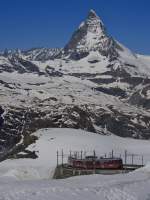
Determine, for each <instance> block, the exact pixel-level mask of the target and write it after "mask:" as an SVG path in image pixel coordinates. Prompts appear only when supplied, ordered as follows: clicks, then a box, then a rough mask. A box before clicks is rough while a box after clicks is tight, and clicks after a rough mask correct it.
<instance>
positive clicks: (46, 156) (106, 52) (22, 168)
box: [0, 10, 150, 200]
mask: <svg viewBox="0 0 150 200" xmlns="http://www.w3.org/2000/svg"><path fill="white" fill-rule="evenodd" d="M149 130H150V56H145V55H139V54H136V53H134V52H132V51H130V50H129V49H128V48H126V47H125V46H123V45H122V44H120V42H118V41H117V40H115V39H114V38H113V37H111V36H110V35H109V34H108V33H107V30H106V28H105V26H104V24H103V22H102V20H101V19H100V18H99V16H98V15H97V14H96V13H95V12H94V11H93V10H90V12H89V14H88V16H87V18H86V19H85V20H84V21H83V22H82V23H81V25H80V26H79V27H78V28H77V30H76V31H75V32H74V33H73V35H72V37H71V39H70V41H69V42H68V43H67V44H66V45H65V47H64V48H54V49H48V48H34V49H30V50H5V51H3V52H0V160H1V161H2V162H1V163H0V200H27V199H28V200H29V199H30V200H34V199H36V200H46V199H52V200H64V199H67V200H80V199H82V200H84V199H86V200H94V199H95V200H97V199H100V200H149V199H150V191H149V188H150V164H149V161H150V148H149V145H150V144H149V143H150V142H149V139H150V131H149ZM61 149H64V152H68V151H70V150H72V151H80V150H85V151H87V152H91V151H93V149H95V150H96V152H97V153H98V155H99V156H100V155H104V153H109V152H110V151H111V150H112V149H113V150H114V152H115V153H116V154H118V155H119V154H120V153H123V152H124V150H128V152H129V153H130V154H142V155H143V156H144V164H145V167H143V168H141V169H138V170H136V171H134V172H131V173H128V174H118V175H107V176H106V175H90V176H80V177H75V178H68V179H65V180H52V177H53V174H54V169H55V167H56V151H57V150H61ZM139 162H141V161H139Z"/></svg>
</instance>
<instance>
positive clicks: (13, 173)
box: [0, 128, 150, 180]
mask: <svg viewBox="0 0 150 200" xmlns="http://www.w3.org/2000/svg"><path fill="white" fill-rule="evenodd" d="M34 135H36V136H37V137H38V138H39V139H38V140H37V141H36V143H35V144H32V145H30V146H29V147H28V150H31V151H36V153H37V155H38V158H37V159H34V160H33V159H14V160H6V161H3V162H2V163H0V177H4V176H8V177H14V178H15V179H17V180H33V179H49V178H51V177H52V175H53V172H54V168H55V166H56V151H57V150H58V151H59V152H61V150H62V149H63V150H64V154H69V151H70V150H72V151H81V150H82V151H86V152H87V154H93V150H94V149H95V150H96V153H97V155H98V156H104V154H105V153H107V155H109V153H110V152H111V151H112V149H113V150H114V155H116V156H120V154H122V155H123V154H124V150H128V153H130V154H132V153H134V154H139V155H141V153H142V155H144V162H145V163H146V162H148V161H149V160H150V154H149V145H150V142H149V141H146V140H135V139H129V138H126V139H125V138H121V137H118V136H115V135H110V136H103V135H98V134H94V133H90V132H86V131H83V130H75V129H57V128H56V129H55V128H54V129H44V130H39V131H37V132H35V133H34ZM136 159H137V160H135V162H136V163H139V164H141V157H137V158H136ZM65 160H67V156H66V157H65ZM128 162H131V160H130V158H129V159H128Z"/></svg>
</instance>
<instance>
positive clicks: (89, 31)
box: [64, 10, 115, 59]
mask: <svg viewBox="0 0 150 200" xmlns="http://www.w3.org/2000/svg"><path fill="white" fill-rule="evenodd" d="M64 50H65V54H66V55H69V56H70V57H71V58H72V59H81V58H83V57H85V56H87V55H88V54H89V53H90V51H98V52H99V53H100V54H102V55H104V56H109V57H111V56H112V54H114V53H112V52H115V50H114V40H113V39H112V38H111V37H109V36H108V35H107V32H106V29H105V26H104V24H103V22H102V21H101V19H100V17H99V16H98V15H97V14H96V12H95V11H94V10H90V11H89V13H88V16H87V18H86V19H85V21H83V22H82V23H81V24H80V26H79V27H78V29H77V30H76V31H75V32H74V34H73V35H72V38H71V40H70V41H69V43H68V44H67V45H66V46H65V48H64ZM110 54H111V55H110Z"/></svg>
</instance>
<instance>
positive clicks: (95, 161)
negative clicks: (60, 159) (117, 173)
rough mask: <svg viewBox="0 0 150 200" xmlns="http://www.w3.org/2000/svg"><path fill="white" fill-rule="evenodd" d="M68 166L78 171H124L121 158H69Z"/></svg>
mask: <svg viewBox="0 0 150 200" xmlns="http://www.w3.org/2000/svg"><path fill="white" fill-rule="evenodd" d="M68 165H69V166H70V167H72V168H78V169H89V170H90V169H122V168H123V162H122V159H121V158H103V157H100V158H98V157H96V156H86V157H85V158H84V159H78V158H75V157H69V158H68Z"/></svg>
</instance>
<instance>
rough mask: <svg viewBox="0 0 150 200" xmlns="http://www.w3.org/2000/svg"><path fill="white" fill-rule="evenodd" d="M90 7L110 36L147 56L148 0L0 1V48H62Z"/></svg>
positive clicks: (149, 42)
mask: <svg viewBox="0 0 150 200" xmlns="http://www.w3.org/2000/svg"><path fill="white" fill-rule="evenodd" d="M91 8H92V9H94V10H95V11H96V12H97V14H98V15H99V16H100V17H101V19H102V20H103V22H104V24H105V26H106V27H107V31H108V33H109V34H110V35H112V36H113V37H115V38H116V39H117V40H118V41H120V42H121V43H123V44H124V45H126V46H127V47H129V48H130V49H132V50H133V51H135V52H139V53H143V54H149V55H150V11H149V10H150V0H0V49H5V48H21V49H28V48H32V47H63V46H64V45H65V44H66V43H67V41H68V40H69V38H70V37H71V35H72V32H73V31H74V30H75V29H76V28H77V27H78V25H79V24H80V22H81V21H82V20H83V19H84V18H85V17H86V15H87V13H88V11H89V10H90V9H91Z"/></svg>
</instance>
